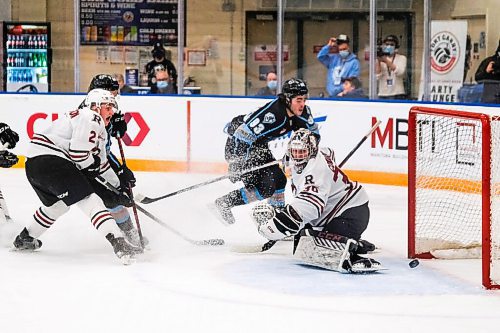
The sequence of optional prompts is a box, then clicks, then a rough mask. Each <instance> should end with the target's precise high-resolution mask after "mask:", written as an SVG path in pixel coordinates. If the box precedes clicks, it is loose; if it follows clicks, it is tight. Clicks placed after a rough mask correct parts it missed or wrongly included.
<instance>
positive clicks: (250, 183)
mask: <svg viewBox="0 0 500 333" xmlns="http://www.w3.org/2000/svg"><path fill="white" fill-rule="evenodd" d="M308 92H309V91H308V89H307V85H306V84H305V82H304V81H302V80H300V79H295V78H292V79H289V80H287V81H286V82H285V83H284V84H283V88H282V93H281V94H279V95H278V96H277V98H276V99H274V100H273V101H271V102H269V103H267V104H266V105H264V106H263V107H261V108H259V109H257V110H256V111H254V112H251V113H249V114H247V115H240V116H237V117H235V118H233V119H232V121H231V122H230V123H229V124H228V125H226V129H225V131H226V132H227V134H228V135H229V137H228V139H227V141H226V147H225V158H226V161H227V162H228V163H229V171H230V173H231V174H232V175H233V176H231V178H230V179H231V181H233V182H236V181H238V180H241V181H242V182H243V184H244V187H242V188H240V189H238V190H234V191H231V192H229V193H228V194H226V195H224V196H222V197H220V198H218V199H217V200H215V207H216V213H217V214H218V217H219V218H220V219H221V220H222V221H223V222H224V223H226V224H233V223H234V222H235V219H234V216H233V213H232V212H231V208H233V207H235V206H240V205H245V204H248V203H250V202H253V201H256V200H263V199H268V201H269V203H270V204H272V205H275V206H282V205H284V192H285V186H286V176H285V174H284V172H283V170H282V169H281V168H280V167H279V165H278V164H274V165H271V166H268V167H265V168H262V169H259V170H256V171H253V172H248V173H244V174H241V173H242V171H245V170H249V169H251V168H255V167H258V166H262V165H264V164H267V163H270V162H273V161H276V160H275V158H274V156H273V154H272V152H271V150H270V149H269V147H268V143H269V142H270V141H272V140H274V139H277V138H279V137H282V136H284V135H287V134H288V133H290V132H291V131H296V130H298V129H300V128H307V129H309V130H311V131H312V132H314V133H315V134H316V135H317V136H318V137H319V131H318V127H317V124H316V123H315V122H314V119H313V116H312V114H311V110H310V109H309V107H308V106H307V105H306V101H307V98H308Z"/></svg>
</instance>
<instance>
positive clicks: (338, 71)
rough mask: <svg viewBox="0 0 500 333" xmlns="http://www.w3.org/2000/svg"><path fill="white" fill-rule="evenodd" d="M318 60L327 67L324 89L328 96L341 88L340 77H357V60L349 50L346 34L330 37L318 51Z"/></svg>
mask: <svg viewBox="0 0 500 333" xmlns="http://www.w3.org/2000/svg"><path fill="white" fill-rule="evenodd" d="M318 60H319V61H320V62H321V63H322V64H323V65H324V66H325V67H326V68H327V69H328V73H327V76H326V91H327V92H328V95H329V96H330V97H335V96H337V95H338V94H339V93H340V92H341V91H342V90H343V86H342V79H345V78H348V77H359V69H360V66H359V60H358V58H357V57H356V55H355V54H354V53H352V52H351V49H350V46H349V37H348V36H347V35H343V34H342V35H339V36H338V37H337V38H335V37H331V38H330V39H329V40H328V43H327V44H326V45H325V46H323V47H322V48H321V50H320V51H319V53H318Z"/></svg>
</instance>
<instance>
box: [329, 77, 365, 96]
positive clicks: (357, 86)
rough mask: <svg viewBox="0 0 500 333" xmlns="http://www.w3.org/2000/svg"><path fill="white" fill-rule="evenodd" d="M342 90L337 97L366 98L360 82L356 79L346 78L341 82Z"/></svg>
mask: <svg viewBox="0 0 500 333" xmlns="http://www.w3.org/2000/svg"><path fill="white" fill-rule="evenodd" d="M342 81H343V84H342V87H343V88H344V90H342V91H341V92H339V93H338V94H337V96H338V97H346V98H360V99H361V98H362V99H365V98H368V97H367V96H366V95H365V93H364V91H363V89H362V88H361V81H359V79H358V78H357V77H348V78H345V79H343V80H342Z"/></svg>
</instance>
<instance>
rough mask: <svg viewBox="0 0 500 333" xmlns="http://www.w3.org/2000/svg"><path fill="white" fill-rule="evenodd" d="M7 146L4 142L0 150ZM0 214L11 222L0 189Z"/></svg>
mask: <svg viewBox="0 0 500 333" xmlns="http://www.w3.org/2000/svg"><path fill="white" fill-rule="evenodd" d="M7 148H9V143H8V142H6V143H4V144H2V145H0V152H1V151H4V150H6V149H7ZM0 214H1V215H2V216H3V217H4V219H5V221H6V222H11V221H12V218H11V217H10V214H9V210H8V209H7V202H5V199H4V197H3V193H2V189H0Z"/></svg>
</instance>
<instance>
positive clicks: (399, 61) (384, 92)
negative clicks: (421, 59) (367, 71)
mask: <svg viewBox="0 0 500 333" xmlns="http://www.w3.org/2000/svg"><path fill="white" fill-rule="evenodd" d="M398 49H399V39H398V37H396V36H395V35H388V36H387V37H385V38H384V40H383V41H382V45H381V46H380V47H379V50H378V52H377V61H376V62H375V73H376V74H377V80H378V97H379V98H380V99H407V95H406V91H405V87H404V78H405V74H406V57H405V56H404V55H402V54H399V53H398Z"/></svg>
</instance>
